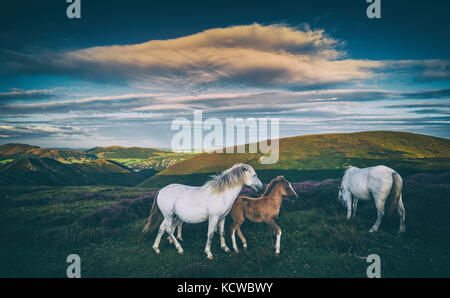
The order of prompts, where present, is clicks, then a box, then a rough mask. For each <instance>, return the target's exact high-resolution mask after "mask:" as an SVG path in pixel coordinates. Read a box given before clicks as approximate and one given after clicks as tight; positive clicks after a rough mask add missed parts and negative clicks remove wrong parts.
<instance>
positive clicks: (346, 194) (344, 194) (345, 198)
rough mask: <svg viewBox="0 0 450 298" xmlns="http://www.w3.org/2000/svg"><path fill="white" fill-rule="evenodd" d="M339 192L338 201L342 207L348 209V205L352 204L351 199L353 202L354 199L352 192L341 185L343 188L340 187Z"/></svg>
mask: <svg viewBox="0 0 450 298" xmlns="http://www.w3.org/2000/svg"><path fill="white" fill-rule="evenodd" d="M338 190H339V194H338V201H339V202H341V204H342V206H344V207H345V208H347V207H348V204H351V202H349V199H350V200H351V197H352V196H351V193H350V190H348V189H347V188H346V187H344V184H341V186H339V187H338Z"/></svg>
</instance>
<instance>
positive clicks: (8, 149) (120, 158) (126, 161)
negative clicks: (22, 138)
mask: <svg viewBox="0 0 450 298" xmlns="http://www.w3.org/2000/svg"><path fill="white" fill-rule="evenodd" d="M191 156H193V154H190V153H175V152H171V151H166V150H160V149H155V148H141V147H120V146H109V147H95V148H92V149H89V150H86V151H78V150H69V149H63V150H61V149H50V148H40V147H37V146H30V145H26V144H13V143H10V144H6V145H2V146H0V165H1V164H7V163H10V162H12V161H14V160H18V159H22V158H28V157H30V158H44V157H45V158H51V159H54V160H57V161H59V162H62V163H86V162H89V161H94V160H97V159H107V160H110V161H115V162H117V163H119V164H122V165H125V166H127V167H129V168H132V169H134V170H138V171H143V170H151V171H147V172H148V173H150V172H154V171H155V170H156V171H161V170H163V169H165V168H167V167H168V166H170V165H173V164H175V163H177V162H179V161H181V160H184V159H186V158H189V157H191Z"/></svg>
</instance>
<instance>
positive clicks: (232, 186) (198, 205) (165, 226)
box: [142, 163, 263, 259]
mask: <svg viewBox="0 0 450 298" xmlns="http://www.w3.org/2000/svg"><path fill="white" fill-rule="evenodd" d="M244 185H247V186H249V187H251V188H253V189H255V190H256V191H258V192H259V191H261V190H262V189H263V184H262V183H261V181H260V180H259V179H258V176H257V175H256V172H255V170H254V169H253V168H252V167H251V166H249V165H246V164H242V163H239V164H235V165H234V166H232V167H231V168H229V169H227V170H225V171H223V172H222V173H220V174H219V175H215V176H213V177H212V179H211V180H209V181H207V182H206V183H205V184H204V185H203V186H199V187H195V186H187V185H182V184H170V185H168V186H166V187H164V188H162V189H161V190H160V191H159V192H158V194H157V196H156V198H155V199H154V200H153V205H152V209H151V211H150V216H149V218H148V222H147V224H146V225H145V227H144V229H143V230H142V232H143V233H145V232H149V231H151V230H153V228H154V227H155V226H156V225H157V222H158V217H159V214H160V213H162V215H163V216H164V220H163V222H162V223H161V225H160V226H159V231H158V235H157V236H156V239H155V242H154V244H153V249H154V250H155V252H156V253H157V254H159V253H160V250H159V242H160V241H161V237H162V235H163V234H164V232H167V233H168V234H169V239H171V240H172V241H171V242H172V243H174V245H175V247H176V248H177V250H178V253H179V254H183V248H182V247H181V245H180V243H179V242H178V241H177V239H176V238H175V237H174V235H173V233H174V231H175V228H176V227H177V226H178V227H179V228H181V224H182V223H183V222H187V223H201V222H204V221H207V220H208V235H207V241H206V246H205V253H206V255H207V257H208V259H212V258H213V255H212V254H211V240H212V237H213V235H214V232H215V231H216V230H217V225H219V228H220V244H221V247H222V249H224V250H225V251H229V250H230V249H229V248H228V247H227V245H226V243H225V237H224V227H225V217H226V216H227V214H228V213H229V212H230V210H231V207H232V206H233V203H234V201H235V200H236V198H237V196H238V195H239V193H240V191H241V189H242V187H243V186H244ZM178 232H179V234H178V235H179V236H181V233H180V232H181V230H180V229H179V230H178ZM179 238H181V237H179Z"/></svg>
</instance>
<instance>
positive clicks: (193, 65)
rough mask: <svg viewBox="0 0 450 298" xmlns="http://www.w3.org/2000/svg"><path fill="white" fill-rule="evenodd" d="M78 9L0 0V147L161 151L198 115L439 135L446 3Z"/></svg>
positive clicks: (130, 4)
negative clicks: (71, 15)
mask: <svg viewBox="0 0 450 298" xmlns="http://www.w3.org/2000/svg"><path fill="white" fill-rule="evenodd" d="M241 2H242V1H241ZM81 3H82V4H81V14H82V18H81V19H77V20H75V19H68V18H67V17H66V14H65V10H66V7H67V5H68V4H66V3H65V1H62V0H61V1H59V0H53V1H45V3H44V4H42V3H39V2H38V1H20V2H19V1H11V0H7V1H3V2H2V5H1V6H2V7H1V9H0V144H4V143H10V142H20V143H28V144H32V145H38V146H43V147H76V148H80V147H84V148H86V147H93V146H106V145H122V146H147V147H165V148H167V147H168V146H169V144H170V139H171V137H172V136H173V135H174V134H175V133H176V132H175V131H171V130H170V123H171V121H172V120H173V119H175V118H176V117H180V116H182V117H187V118H189V119H192V118H193V111H195V110H202V111H203V116H204V118H206V117H216V118H219V119H223V120H224V119H225V118H227V117H244V118H245V117H255V118H259V117H277V118H279V119H280V135H281V136H282V137H285V136H294V135H304V134H312V133H331V132H352V131H365V130H397V131H410V132H416V133H422V134H428V135H433V136H439V137H445V138H449V137H450V133H449V127H450V125H449V124H450V121H449V120H450V117H449V113H450V109H449V106H450V86H449V81H450V39H449V38H448V37H449V36H450V18H448V11H449V9H450V5H449V4H448V2H447V1H434V2H433V4H432V5H431V4H429V3H425V2H424V1H401V0H399V1H386V0H384V1H383V0H382V1H381V14H382V18H381V19H368V18H367V17H366V14H365V10H366V7H367V6H368V4H367V3H366V1H363V0H353V1H320V0H319V1H276V2H268V1H245V3H239V2H238V1H236V2H234V1H223V2H212V1H182V2H178V3H177V2H172V1H171V2H167V1H165V2H164V1H163V2H158V3H155V2H153V1H132V0H129V1H83V0H82V1H81Z"/></svg>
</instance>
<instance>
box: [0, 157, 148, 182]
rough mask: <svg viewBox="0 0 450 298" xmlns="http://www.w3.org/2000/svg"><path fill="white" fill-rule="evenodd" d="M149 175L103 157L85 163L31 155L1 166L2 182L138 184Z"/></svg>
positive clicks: (0, 177) (0, 175)
mask: <svg viewBox="0 0 450 298" xmlns="http://www.w3.org/2000/svg"><path fill="white" fill-rule="evenodd" d="M149 176H150V175H142V174H140V173H136V172H134V171H132V170H131V169H129V168H127V167H125V166H123V165H120V164H117V163H115V162H113V161H108V160H100V159H99V160H94V161H89V162H86V163H82V164H78V163H74V164H64V163H61V162H59V161H56V160H54V159H51V158H48V157H43V158H30V157H28V158H21V159H18V160H15V161H13V162H11V163H9V164H6V165H4V166H1V167H0V185H51V186H63V185H73V186H81V185H122V186H134V185H136V184H138V183H140V182H142V181H143V180H145V179H146V178H148V177H149Z"/></svg>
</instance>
